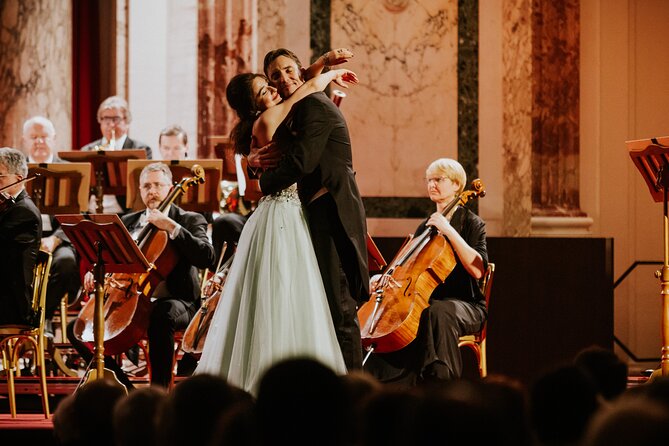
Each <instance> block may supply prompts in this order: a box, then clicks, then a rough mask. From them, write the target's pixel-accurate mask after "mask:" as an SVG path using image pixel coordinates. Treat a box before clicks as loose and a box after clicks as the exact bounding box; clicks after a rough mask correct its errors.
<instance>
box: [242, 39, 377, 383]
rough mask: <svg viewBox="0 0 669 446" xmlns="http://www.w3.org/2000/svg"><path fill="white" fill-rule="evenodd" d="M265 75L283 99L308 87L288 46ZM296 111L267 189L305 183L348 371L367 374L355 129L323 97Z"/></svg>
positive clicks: (284, 127)
mask: <svg viewBox="0 0 669 446" xmlns="http://www.w3.org/2000/svg"><path fill="white" fill-rule="evenodd" d="M264 69H265V74H266V75H267V77H268V79H269V81H270V83H271V84H272V86H274V87H276V88H277V89H278V91H279V94H280V95H281V96H282V97H283V98H286V97H288V96H290V95H291V94H293V92H294V91H295V90H297V88H298V87H299V86H300V85H302V83H304V80H303V78H302V65H301V63H300V61H299V59H298V58H297V56H296V55H295V54H294V53H292V52H291V51H289V50H286V49H284V48H280V49H277V50H274V51H270V52H269V53H268V54H267V55H266V56H265V61H264ZM291 113H292V114H291V115H289V116H288V118H287V119H286V120H285V121H284V122H283V123H282V124H281V126H280V127H279V128H278V129H277V131H276V133H275V134H274V141H275V142H276V145H277V146H278V147H279V148H280V149H281V151H282V152H283V153H284V155H283V157H282V158H281V160H280V162H279V164H278V165H277V166H276V168H274V169H270V170H267V171H265V172H264V173H263V174H262V176H261V177H260V187H261V189H262V192H263V194H265V195H267V194H271V193H274V192H277V191H280V190H282V189H285V188H286V187H288V186H290V185H291V184H293V183H295V182H297V184H298V191H299V195H300V199H301V201H302V204H303V206H304V207H305V210H306V214H307V216H308V219H309V230H310V233H311V238H312V241H313V244H314V251H315V252H316V258H317V260H318V266H319V268H320V272H321V276H322V278H323V284H324V286H325V291H326V294H327V297H328V304H329V306H330V313H331V315H332V320H333V323H334V326H335V331H336V333H337V339H338V340H339V345H340V346H341V349H342V353H343V355H344V360H345V361H346V366H347V368H348V369H349V370H353V369H359V368H361V366H362V347H361V343H360V328H359V325H358V319H357V313H356V307H357V304H358V303H360V302H363V301H367V300H368V298H369V290H368V287H369V271H368V266H367V245H366V233H367V228H366V222H365V210H364V207H363V205H362V199H361V197H360V192H359V191H358V186H357V184H356V182H355V172H354V171H353V165H352V154H351V142H350V138H349V134H348V128H347V127H346V122H345V120H344V117H343V116H342V114H341V112H340V111H339V109H338V108H337V106H336V105H335V104H334V103H333V102H332V101H331V100H330V99H329V98H328V97H327V96H326V95H325V94H324V93H323V92H319V93H314V94H311V95H309V96H307V97H306V98H304V99H302V100H301V101H299V102H298V103H297V104H295V106H294V107H293V111H292V112H291ZM255 152H256V155H258V151H257V149H256V150H255ZM257 161H258V160H257V158H256V159H255V160H254V156H253V151H252V154H251V155H250V157H249V164H250V165H251V166H252V167H264V166H262V165H261V164H260V163H259V162H257Z"/></svg>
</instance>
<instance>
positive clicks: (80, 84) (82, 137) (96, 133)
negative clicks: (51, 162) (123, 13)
mask: <svg viewBox="0 0 669 446" xmlns="http://www.w3.org/2000/svg"><path fill="white" fill-rule="evenodd" d="M98 9H99V7H98V2H97V1H90V0H72V16H73V17H72V65H73V66H72V150H79V148H80V147H82V146H84V145H86V144H88V143H89V142H91V141H94V140H96V139H98V138H99V137H100V127H99V125H98V123H97V117H96V114H97V108H98V105H99V104H100V102H101V101H102V98H101V97H100V96H101V95H100V37H99V35H100V34H99V27H100V20H99V10H98Z"/></svg>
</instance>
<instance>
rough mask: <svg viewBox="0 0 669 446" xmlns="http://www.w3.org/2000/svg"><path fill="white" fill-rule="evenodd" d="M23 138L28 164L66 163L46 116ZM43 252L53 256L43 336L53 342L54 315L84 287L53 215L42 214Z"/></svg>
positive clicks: (32, 122) (31, 122)
mask: <svg viewBox="0 0 669 446" xmlns="http://www.w3.org/2000/svg"><path fill="white" fill-rule="evenodd" d="M22 139H23V151H24V153H26V154H27V156H28V162H30V163H38V164H43V163H44V164H48V163H63V162H65V161H63V160H62V159H60V158H59V157H58V153H57V151H56V128H55V127H54V125H53V123H52V122H51V121H50V120H49V119H47V118H45V117H43V116H33V117H31V118H29V119H28V120H26V122H24V123H23V137H22ZM41 249H42V250H43V251H47V252H50V253H51V254H52V255H53V258H52V260H51V272H50V274H49V284H48V286H47V289H46V305H45V309H44V313H45V314H44V316H45V326H44V335H45V336H46V337H47V338H51V339H53V335H54V331H53V324H52V322H51V319H52V318H53V314H54V312H55V311H56V309H57V308H58V307H59V306H60V301H61V299H62V298H63V296H64V295H65V293H67V294H68V298H69V300H70V301H71V302H72V301H74V299H75V298H76V297H77V294H78V292H79V287H80V286H81V279H80V277H79V262H78V259H77V254H76V251H75V249H74V246H73V245H72V243H70V240H69V239H68V238H67V236H66V235H65V233H64V232H63V230H62V229H60V224H59V223H58V221H57V220H56V218H55V217H54V216H53V215H46V214H42V241H41Z"/></svg>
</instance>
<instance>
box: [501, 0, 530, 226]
mask: <svg viewBox="0 0 669 446" xmlns="http://www.w3.org/2000/svg"><path fill="white" fill-rule="evenodd" d="M530 12H531V0H504V2H503V5H502V16H503V19H502V23H503V25H502V48H503V53H502V65H503V70H504V72H503V75H502V96H503V102H504V105H503V107H504V111H503V117H502V122H503V125H502V141H503V142H502V144H503V147H502V150H503V152H504V157H503V159H504V166H502V170H503V172H504V174H503V177H504V179H505V184H504V221H503V225H502V230H503V235H505V236H509V237H515V236H518V237H521V236H528V235H530V231H531V217H532V195H531V191H532V170H531V164H530V160H531V158H532V90H531V88H529V87H530V86H531V85H532V28H531V16H530Z"/></svg>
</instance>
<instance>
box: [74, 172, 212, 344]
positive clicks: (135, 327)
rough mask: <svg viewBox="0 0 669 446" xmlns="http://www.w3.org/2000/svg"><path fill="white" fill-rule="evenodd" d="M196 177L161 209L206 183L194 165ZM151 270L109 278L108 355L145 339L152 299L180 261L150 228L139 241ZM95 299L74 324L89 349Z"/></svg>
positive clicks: (176, 189) (163, 236) (181, 185)
mask: <svg viewBox="0 0 669 446" xmlns="http://www.w3.org/2000/svg"><path fill="white" fill-rule="evenodd" d="M191 172H192V173H193V177H190V178H183V179H182V180H181V181H179V182H178V183H177V184H176V185H175V186H174V187H173V188H172V190H171V191H170V193H169V194H168V195H167V197H165V199H164V200H163V201H162V202H161V203H160V205H159V206H158V210H159V211H160V212H163V213H165V212H166V211H167V209H168V207H169V206H170V205H171V204H172V203H173V202H174V201H175V200H176V199H177V198H178V197H180V196H181V195H182V194H184V193H185V192H186V190H188V188H190V187H191V186H193V185H196V184H201V183H204V169H203V168H202V167H201V166H200V165H197V164H196V165H194V166H193V167H192V169H191ZM136 242H137V244H138V245H139V248H140V250H141V251H142V253H143V254H144V256H145V257H146V259H147V260H148V261H149V264H150V267H149V268H147V270H146V271H144V272H142V273H132V274H130V273H114V274H108V275H107V277H106V278H105V284H104V310H103V316H104V334H105V336H104V351H105V354H109V355H117V354H120V353H123V352H125V351H127V350H128V349H129V348H130V347H132V346H133V345H135V344H136V343H137V342H138V341H139V340H140V339H142V338H143V337H144V336H145V333H146V329H147V327H148V325H149V317H150V314H151V299H150V298H151V295H152V294H153V292H154V291H155V289H156V287H157V286H158V284H159V283H160V282H161V281H163V280H165V278H166V277H167V276H168V275H169V274H170V272H171V271H172V269H173V268H174V267H175V266H176V264H177V262H178V261H179V258H178V255H177V253H176V250H175V249H174V247H173V246H172V244H171V243H169V236H168V234H167V232H166V231H163V230H160V229H158V228H156V227H155V226H153V225H152V224H147V225H146V226H145V227H144V229H142V231H141V232H140V233H139V235H138V236H137V240H136ZM95 299H96V298H95V297H93V298H91V299H89V300H88V301H87V302H86V304H85V305H84V307H83V308H82V309H81V311H80V312H79V315H78V317H77V319H76V320H75V322H74V336H75V338H77V339H78V340H80V341H82V342H84V343H85V344H86V345H87V346H88V347H89V348H91V349H93V346H94V322H93V321H94V313H95V311H94V309H95Z"/></svg>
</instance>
